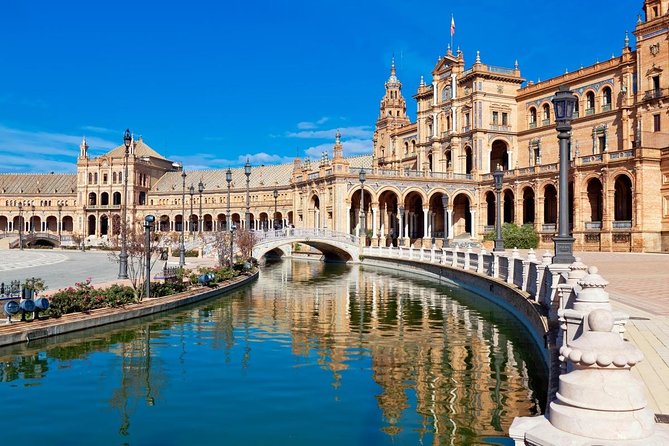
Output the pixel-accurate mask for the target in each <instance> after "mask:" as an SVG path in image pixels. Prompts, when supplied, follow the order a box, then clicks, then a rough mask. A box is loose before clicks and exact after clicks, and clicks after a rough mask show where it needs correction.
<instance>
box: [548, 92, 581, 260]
mask: <svg viewBox="0 0 669 446" xmlns="http://www.w3.org/2000/svg"><path fill="white" fill-rule="evenodd" d="M577 100H578V99H577V98H576V96H574V94H573V93H572V92H571V90H569V87H567V86H566V85H562V86H560V88H559V89H558V91H557V92H556V93H555V96H554V97H553V107H554V110H555V122H556V129H557V132H558V141H559V142H560V177H559V183H558V186H559V191H558V199H559V208H558V209H559V214H558V235H557V236H556V237H553V243H554V244H555V256H554V257H553V263H558V264H571V263H573V262H575V261H576V258H575V257H574V238H573V237H572V236H571V234H570V231H569V203H568V200H569V184H568V178H567V176H568V175H569V138H570V133H571V120H572V118H573V116H574V108H575V106H576V101H577Z"/></svg>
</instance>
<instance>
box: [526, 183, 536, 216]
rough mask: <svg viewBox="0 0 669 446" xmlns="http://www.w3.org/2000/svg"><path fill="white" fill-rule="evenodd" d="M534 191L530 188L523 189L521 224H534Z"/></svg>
mask: <svg viewBox="0 0 669 446" xmlns="http://www.w3.org/2000/svg"><path fill="white" fill-rule="evenodd" d="M534 201H535V200H534V189H532V187H531V186H525V187H524V188H523V224H524V225H525V224H530V223H534V212H535V204H534Z"/></svg>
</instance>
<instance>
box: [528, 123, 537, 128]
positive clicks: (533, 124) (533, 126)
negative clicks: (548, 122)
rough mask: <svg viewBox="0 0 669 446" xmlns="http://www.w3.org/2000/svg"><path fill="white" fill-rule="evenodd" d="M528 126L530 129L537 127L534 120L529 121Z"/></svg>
mask: <svg viewBox="0 0 669 446" xmlns="http://www.w3.org/2000/svg"><path fill="white" fill-rule="evenodd" d="M529 127H530V128H531V129H536V128H537V123H536V122H530V125H529Z"/></svg>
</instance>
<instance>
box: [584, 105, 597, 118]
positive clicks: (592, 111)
mask: <svg viewBox="0 0 669 446" xmlns="http://www.w3.org/2000/svg"><path fill="white" fill-rule="evenodd" d="M594 114H595V108H594V107H590V108H586V109H585V116H590V115H594Z"/></svg>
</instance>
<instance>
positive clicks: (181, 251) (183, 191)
mask: <svg viewBox="0 0 669 446" xmlns="http://www.w3.org/2000/svg"><path fill="white" fill-rule="evenodd" d="M181 180H182V182H181V240H180V242H181V243H180V246H179V266H180V267H181V268H183V267H184V266H186V252H185V251H186V243H185V240H184V239H185V231H186V218H185V217H186V170H185V169H184V170H183V171H182V172H181Z"/></svg>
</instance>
